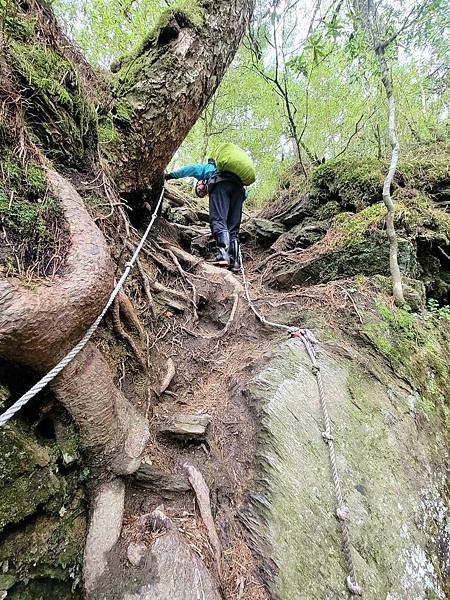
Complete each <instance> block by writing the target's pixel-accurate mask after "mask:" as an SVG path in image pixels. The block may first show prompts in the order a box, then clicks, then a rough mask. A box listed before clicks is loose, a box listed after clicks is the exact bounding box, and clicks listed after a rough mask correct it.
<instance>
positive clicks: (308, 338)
mask: <svg viewBox="0 0 450 600" xmlns="http://www.w3.org/2000/svg"><path fill="white" fill-rule="evenodd" d="M239 263H240V264H239V266H240V269H241V274H242V280H243V282H244V291H245V296H246V298H247V302H248V305H249V307H250V309H251V310H252V312H253V313H254V314H255V316H256V317H257V318H258V320H259V321H261V323H264V325H268V326H269V327H276V328H277V329H284V330H285V331H289V332H290V333H291V335H292V336H293V337H298V338H300V339H301V341H302V342H303V345H304V347H305V350H306V352H307V353H308V356H309V358H310V360H311V364H312V372H313V374H314V377H315V378H316V381H317V387H318V390H319V400H320V406H321V409H322V414H323V419H324V423H325V431H324V432H323V433H322V438H323V440H324V442H325V443H326V444H327V447H328V458H329V463H330V470H331V477H332V480H333V486H334V493H335V496H336V504H337V508H336V516H337V517H338V519H339V523H340V525H341V536H342V549H343V553H344V557H345V561H346V563H347V568H348V572H349V575H348V577H347V579H346V584H347V588H348V590H349V592H350V593H351V594H354V595H355V596H362V588H361V587H360V585H359V584H358V582H357V580H356V574H355V565H354V562H353V554H352V546H351V541H350V533H349V529H348V525H347V522H348V519H349V510H348V508H347V507H346V506H344V500H343V497H342V490H341V482H340V479H339V473H338V470H337V465H336V453H335V450H334V440H333V432H332V430H331V419H330V415H329V412H328V405H327V401H326V396H325V390H324V387H323V382H322V375H321V372H320V365H319V362H318V357H319V353H318V350H317V347H318V343H319V342H318V341H317V340H316V338H315V336H314V335H313V333H312V332H311V331H309V329H300V328H299V327H291V326H289V325H282V324H281V323H273V322H272V321H268V320H267V319H266V318H265V317H264V316H263V315H261V314H260V313H259V312H258V311H257V309H256V308H255V305H254V304H253V301H252V299H251V298H250V294H249V291H248V286H249V282H248V280H247V277H246V275H245V271H244V264H243V262H242V254H241V250H240V249H239Z"/></svg>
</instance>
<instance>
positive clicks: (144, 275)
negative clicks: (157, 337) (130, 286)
mask: <svg viewBox="0 0 450 600" xmlns="http://www.w3.org/2000/svg"><path fill="white" fill-rule="evenodd" d="M136 264H137V268H138V270H139V273H140V275H141V278H142V285H143V286H144V291H145V295H146V297H147V301H148V305H149V308H150V312H151V314H152V317H155V316H156V308H155V301H154V300H153V296H152V293H151V291H150V285H149V280H148V275H147V273H146V272H145V271H144V267H143V266H142V264H141V261H140V260H139V259H137V261H136Z"/></svg>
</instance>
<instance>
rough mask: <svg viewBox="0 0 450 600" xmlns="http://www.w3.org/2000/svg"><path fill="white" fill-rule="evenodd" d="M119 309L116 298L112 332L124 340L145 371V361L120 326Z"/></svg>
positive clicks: (134, 343) (119, 305)
mask: <svg viewBox="0 0 450 600" xmlns="http://www.w3.org/2000/svg"><path fill="white" fill-rule="evenodd" d="M120 308H121V304H120V300H119V298H118V297H117V298H116V299H115V301H114V304H113V307H112V318H113V324H114V330H115V332H116V333H117V334H118V335H119V337H121V338H122V339H123V340H125V341H126V342H127V344H128V345H129V346H130V348H131V349H132V351H133V354H134V355H135V357H136V358H137V359H138V361H139V362H140V363H141V366H142V367H143V368H144V369H146V368H147V365H146V363H145V360H144V358H143V356H142V354H141V352H140V350H139V348H138V347H137V345H136V342H135V341H134V340H133V338H132V337H131V335H130V334H128V333H127V332H126V331H125V329H124V327H123V325H122V321H121V319H120Z"/></svg>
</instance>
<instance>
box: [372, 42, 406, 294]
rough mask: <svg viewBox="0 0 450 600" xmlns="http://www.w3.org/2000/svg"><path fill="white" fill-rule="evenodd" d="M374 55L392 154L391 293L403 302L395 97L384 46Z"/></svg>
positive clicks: (387, 190)
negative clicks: (395, 189)
mask: <svg viewBox="0 0 450 600" xmlns="http://www.w3.org/2000/svg"><path fill="white" fill-rule="evenodd" d="M376 55H377V58H378V63H379V65H380V69H381V80H382V82H383V86H384V89H385V91H386V96H387V99H388V102H389V124H388V130H389V143H390V145H391V149H392V154H391V162H390V164H389V170H388V172H387V174H386V178H385V180H384V183H383V201H384V203H385V205H386V208H387V210H388V214H387V215H386V233H387V236H388V239H389V266H390V270H391V276H392V293H393V296H394V300H395V302H396V303H397V304H399V305H401V304H404V302H405V299H404V297H403V286H402V274H401V272H400V267H399V266H398V242H397V234H396V232H395V226H394V216H395V206H394V202H393V201H392V197H391V185H392V181H393V180H394V175H395V171H396V169H397V163H398V155H399V142H398V138H397V132H396V128H395V98H394V90H393V88H392V82H391V79H390V77H389V70H388V66H387V64H386V57H385V55H384V48H383V47H381V46H379V47H378V48H377V49H376Z"/></svg>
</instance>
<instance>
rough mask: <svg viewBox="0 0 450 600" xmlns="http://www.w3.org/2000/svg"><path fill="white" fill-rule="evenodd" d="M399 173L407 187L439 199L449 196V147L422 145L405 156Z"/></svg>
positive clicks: (447, 145)
mask: <svg viewBox="0 0 450 600" xmlns="http://www.w3.org/2000/svg"><path fill="white" fill-rule="evenodd" d="M399 171H400V173H401V175H402V176H403V178H404V180H405V183H406V185H407V186H409V187H414V188H417V189H419V190H423V191H424V192H425V193H427V194H432V195H436V196H439V197H446V198H448V197H449V196H450V146H449V144H448V142H447V143H444V144H433V145H426V144H423V145H421V146H420V147H418V148H416V149H414V150H413V151H410V152H409V154H407V155H405V156H404V157H403V158H402V160H401V163H400V166H399Z"/></svg>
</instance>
